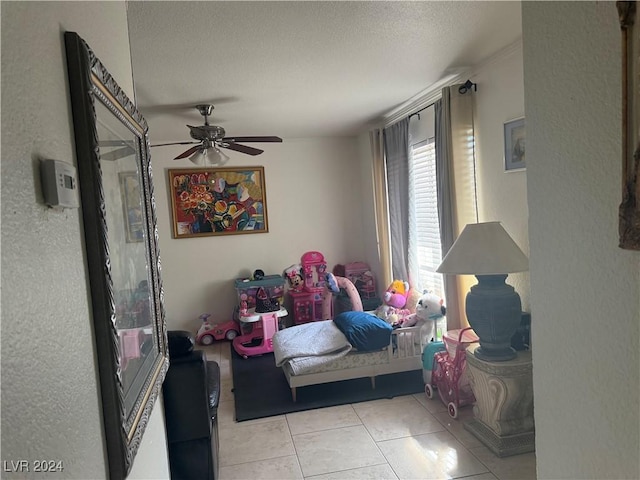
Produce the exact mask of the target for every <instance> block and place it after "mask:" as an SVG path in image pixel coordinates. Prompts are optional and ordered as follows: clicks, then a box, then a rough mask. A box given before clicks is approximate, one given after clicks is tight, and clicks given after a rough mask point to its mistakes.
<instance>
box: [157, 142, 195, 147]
mask: <svg viewBox="0 0 640 480" xmlns="http://www.w3.org/2000/svg"><path fill="white" fill-rule="evenodd" d="M194 143H200V142H171V143H157V144H155V145H151V146H152V147H166V146H167V145H192V144H194Z"/></svg>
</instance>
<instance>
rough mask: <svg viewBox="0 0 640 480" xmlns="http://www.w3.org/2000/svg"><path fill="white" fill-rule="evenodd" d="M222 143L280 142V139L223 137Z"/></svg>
mask: <svg viewBox="0 0 640 480" xmlns="http://www.w3.org/2000/svg"><path fill="white" fill-rule="evenodd" d="M222 141H223V142H245V143H252V142H278V143H280V142H282V139H281V138H280V137H224V138H223V139H222Z"/></svg>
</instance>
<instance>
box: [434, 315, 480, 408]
mask: <svg viewBox="0 0 640 480" xmlns="http://www.w3.org/2000/svg"><path fill="white" fill-rule="evenodd" d="M442 340H443V341H444V345H445V347H446V350H444V351H441V352H438V353H436V354H435V355H434V357H433V368H432V373H431V383H427V384H426V385H425V387H424V392H425V394H426V395H427V397H428V398H433V395H434V389H437V390H438V393H439V395H440V399H441V400H442V401H443V402H444V404H445V405H446V406H447V410H448V412H449V415H450V416H451V417H452V418H457V417H458V408H459V407H461V406H463V405H468V404H470V403H473V402H474V401H475V397H474V396H473V392H472V391H471V386H470V385H469V379H468V377H467V375H466V374H465V367H466V365H467V354H466V352H465V350H466V349H467V347H468V346H469V345H471V344H472V343H475V342H477V341H478V336H477V335H476V334H475V332H474V331H473V329H471V328H463V329H460V330H450V331H448V332H447V333H445V334H444V336H443V338H442Z"/></svg>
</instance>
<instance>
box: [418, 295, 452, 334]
mask: <svg viewBox="0 0 640 480" xmlns="http://www.w3.org/2000/svg"><path fill="white" fill-rule="evenodd" d="M446 314H447V309H446V307H445V306H444V300H443V299H442V298H440V297H439V296H438V295H436V294H435V293H433V292H431V291H429V290H425V291H424V293H423V294H422V296H421V297H420V300H418V304H417V305H416V315H415V319H416V324H421V325H422V329H421V331H420V334H421V338H422V340H423V343H428V342H430V341H431V340H434V339H435V337H436V334H437V324H438V321H439V320H441V319H442V318H443V317H444V316H445V315H446Z"/></svg>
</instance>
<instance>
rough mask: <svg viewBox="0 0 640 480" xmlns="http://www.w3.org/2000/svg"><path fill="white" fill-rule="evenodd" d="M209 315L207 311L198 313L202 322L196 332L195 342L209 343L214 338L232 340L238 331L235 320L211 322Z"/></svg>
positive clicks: (238, 327)
mask: <svg viewBox="0 0 640 480" xmlns="http://www.w3.org/2000/svg"><path fill="white" fill-rule="evenodd" d="M210 316H211V315H210V314H209V313H203V314H202V315H200V320H201V321H202V324H201V325H200V328H199V329H198V333H197V334H196V342H198V343H199V344H200V345H211V344H212V343H213V341H214V340H225V339H226V340H233V339H234V338H236V337H237V336H238V334H239V333H240V326H239V325H238V322H236V321H235V320H228V321H226V322H222V323H212V322H210V321H209V317H210Z"/></svg>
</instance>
